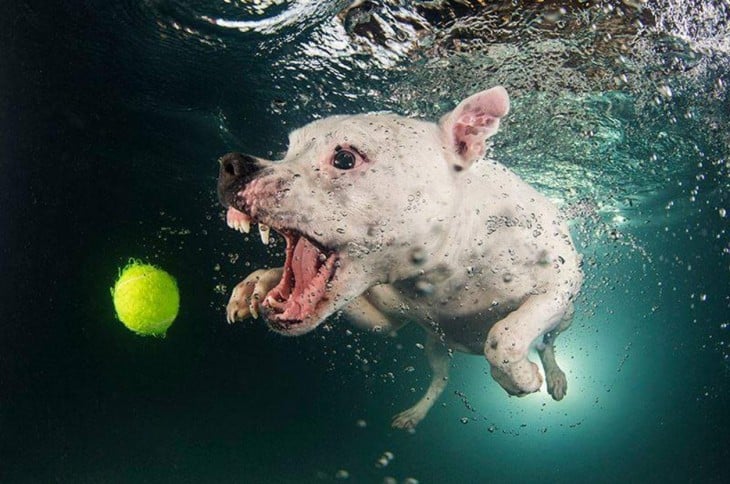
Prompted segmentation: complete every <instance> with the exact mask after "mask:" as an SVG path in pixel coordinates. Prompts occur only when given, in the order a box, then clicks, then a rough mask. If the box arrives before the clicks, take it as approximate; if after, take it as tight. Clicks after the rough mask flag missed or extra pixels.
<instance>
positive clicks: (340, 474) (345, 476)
mask: <svg viewBox="0 0 730 484" xmlns="http://www.w3.org/2000/svg"><path fill="white" fill-rule="evenodd" d="M349 478H350V473H349V472H347V471H346V470H345V469H340V470H339V471H337V472H336V473H335V479H349Z"/></svg>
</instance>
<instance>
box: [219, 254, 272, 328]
mask: <svg viewBox="0 0 730 484" xmlns="http://www.w3.org/2000/svg"><path fill="white" fill-rule="evenodd" d="M283 271H284V269H283V268H281V267H279V268H277V269H259V270H257V271H254V272H252V273H251V274H249V275H248V277H246V279H244V280H243V281H241V282H239V283H238V284H237V285H236V287H234V288H233V292H231V298H230V299H229V300H228V305H227V306H226V320H227V321H228V324H233V323H235V322H236V321H243V320H244V319H246V318H248V317H249V316H253V318H254V319H258V317H259V314H260V305H259V301H260V300H261V299H262V298H263V297H265V296H266V294H267V293H268V292H269V291H271V289H273V288H274V287H275V286H276V285H277V284H278V283H279V280H280V279H281V275H282V273H283Z"/></svg>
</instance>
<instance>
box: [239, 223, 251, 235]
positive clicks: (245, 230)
mask: <svg viewBox="0 0 730 484" xmlns="http://www.w3.org/2000/svg"><path fill="white" fill-rule="evenodd" d="M238 230H240V231H241V232H243V233H245V234H247V233H249V232H251V221H250V220H241V222H240V223H239V224H238Z"/></svg>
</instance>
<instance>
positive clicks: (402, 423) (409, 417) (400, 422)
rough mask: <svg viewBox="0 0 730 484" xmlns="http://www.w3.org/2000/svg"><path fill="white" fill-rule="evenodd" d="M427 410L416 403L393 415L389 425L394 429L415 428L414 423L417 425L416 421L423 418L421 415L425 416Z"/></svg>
mask: <svg viewBox="0 0 730 484" xmlns="http://www.w3.org/2000/svg"><path fill="white" fill-rule="evenodd" d="M427 412H428V410H424V409H423V408H421V407H419V406H418V405H415V406H413V407H411V408H409V409H408V410H404V411H402V412H401V413H399V414H398V415H396V416H395V417H393V422H392V423H391V426H392V427H393V428H394V429H404V430H409V429H413V428H416V425H418V423H419V422H420V421H421V420H423V417H425V416H426V413H427Z"/></svg>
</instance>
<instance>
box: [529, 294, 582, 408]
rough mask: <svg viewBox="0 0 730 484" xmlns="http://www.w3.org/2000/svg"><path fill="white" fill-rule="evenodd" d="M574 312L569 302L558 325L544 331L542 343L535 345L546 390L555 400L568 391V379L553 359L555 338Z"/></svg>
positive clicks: (561, 397) (564, 327) (570, 319)
mask: <svg viewBox="0 0 730 484" xmlns="http://www.w3.org/2000/svg"><path fill="white" fill-rule="evenodd" d="M574 312H575V311H574V309H573V305H572V304H571V305H570V307H569V308H568V310H567V311H566V312H565V316H563V319H562V320H561V321H560V325H559V326H558V327H557V328H555V329H554V330H552V331H549V332H547V333H545V336H543V338H542V344H538V345H537V354H538V355H540V361H542V367H543V369H544V370H545V383H546V384H547V391H548V393H549V394H550V395H551V396H552V397H553V399H555V400H562V399H563V397H565V394H566V393H567V391H568V381H567V379H566V378H565V373H564V372H563V370H561V369H560V367H559V366H558V362H557V361H555V338H557V337H558V335H559V334H560V333H561V332H563V331H565V330H566V329H568V326H570V323H571V322H572V321H573V314H574Z"/></svg>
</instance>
